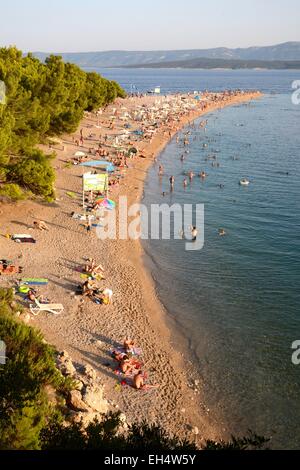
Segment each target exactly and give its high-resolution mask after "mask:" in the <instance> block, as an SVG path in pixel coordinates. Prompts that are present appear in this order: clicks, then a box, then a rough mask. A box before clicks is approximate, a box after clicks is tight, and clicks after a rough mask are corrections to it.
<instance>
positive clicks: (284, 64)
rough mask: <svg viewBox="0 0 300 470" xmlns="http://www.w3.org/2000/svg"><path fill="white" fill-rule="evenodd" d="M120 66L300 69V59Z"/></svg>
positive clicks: (180, 61) (131, 66)
mask: <svg viewBox="0 0 300 470" xmlns="http://www.w3.org/2000/svg"><path fill="white" fill-rule="evenodd" d="M120 68H132V69H133V68H143V69H145V68H148V69H149V68H156V69H160V68H169V69H171V68H172V69H175V68H182V69H231V70H238V69H269V70H281V69H290V70H295V69H300V60H295V61H292V60H290V61H289V60H285V61H283V60H272V61H267V60H226V59H206V58H203V57H202V58H199V59H191V60H177V61H170V62H155V63H150V64H136V65H127V66H121V67H120Z"/></svg>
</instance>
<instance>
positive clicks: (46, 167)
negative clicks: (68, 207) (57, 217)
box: [8, 149, 55, 199]
mask: <svg viewBox="0 0 300 470" xmlns="http://www.w3.org/2000/svg"><path fill="white" fill-rule="evenodd" d="M8 179H9V180H13V181H15V182H16V183H18V184H19V185H21V186H23V187H24V188H26V189H28V190H30V191H31V192H33V193H34V194H37V195H39V196H42V197H44V198H48V199H53V198H54V190H53V183H54V181H55V173H54V170H53V168H52V166H51V165H50V162H49V158H48V157H47V156H46V155H44V154H43V153H42V152H41V151H40V150H37V149H33V150H32V151H31V152H27V153H26V155H24V157H23V158H22V159H20V160H19V161H18V162H17V163H16V164H15V165H12V166H11V167H10V168H9V171H8Z"/></svg>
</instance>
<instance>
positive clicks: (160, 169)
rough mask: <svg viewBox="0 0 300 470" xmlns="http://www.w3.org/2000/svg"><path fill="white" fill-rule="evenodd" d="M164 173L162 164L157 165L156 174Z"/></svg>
mask: <svg viewBox="0 0 300 470" xmlns="http://www.w3.org/2000/svg"><path fill="white" fill-rule="evenodd" d="M163 174H164V167H163V166H162V165H159V167H158V175H159V176H162V175H163Z"/></svg>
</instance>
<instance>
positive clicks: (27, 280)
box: [21, 277, 48, 286]
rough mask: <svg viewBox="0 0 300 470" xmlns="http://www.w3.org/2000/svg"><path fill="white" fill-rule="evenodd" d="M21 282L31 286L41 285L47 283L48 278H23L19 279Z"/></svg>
mask: <svg viewBox="0 0 300 470" xmlns="http://www.w3.org/2000/svg"><path fill="white" fill-rule="evenodd" d="M21 282H22V284H30V285H31V286H43V285H46V284H48V279H43V278H31V277H28V278H24V279H21Z"/></svg>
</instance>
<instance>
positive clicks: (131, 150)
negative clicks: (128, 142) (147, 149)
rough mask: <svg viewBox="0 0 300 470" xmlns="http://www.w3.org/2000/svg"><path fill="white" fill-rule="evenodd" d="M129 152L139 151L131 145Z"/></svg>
mask: <svg viewBox="0 0 300 470" xmlns="http://www.w3.org/2000/svg"><path fill="white" fill-rule="evenodd" d="M128 153H138V150H137V149H136V148H135V147H131V149H129V150H128Z"/></svg>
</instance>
